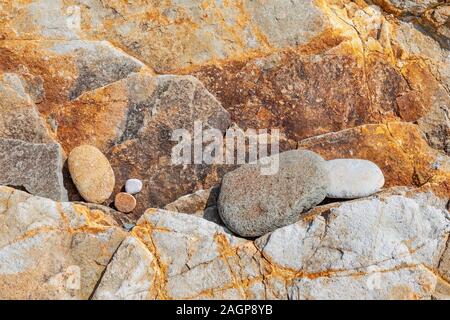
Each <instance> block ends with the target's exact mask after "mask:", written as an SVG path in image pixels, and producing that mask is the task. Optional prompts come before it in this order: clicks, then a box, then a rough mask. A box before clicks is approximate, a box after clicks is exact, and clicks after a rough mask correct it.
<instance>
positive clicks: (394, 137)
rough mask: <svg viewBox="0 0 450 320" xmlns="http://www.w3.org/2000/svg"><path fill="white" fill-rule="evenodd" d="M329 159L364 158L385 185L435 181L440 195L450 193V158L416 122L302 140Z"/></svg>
mask: <svg viewBox="0 0 450 320" xmlns="http://www.w3.org/2000/svg"><path fill="white" fill-rule="evenodd" d="M298 146H299V148H302V149H309V150H311V151H314V152H317V153H318V154H320V155H321V156H322V157H324V158H325V159H326V160H332V159H339V158H356V159H365V160H369V161H372V162H374V163H375V164H376V165H377V166H378V167H379V168H380V169H381V171H382V172H383V174H384V176H385V179H386V187H392V186H422V185H424V184H427V183H429V184H432V185H433V186H434V192H435V193H436V194H438V195H442V196H447V197H448V195H450V184H449V182H450V158H449V157H447V156H445V155H443V154H441V153H439V152H437V151H435V150H433V149H431V148H430V147H429V145H428V144H427V142H426V141H425V140H424V138H423V135H422V133H421V132H420V130H419V128H418V127H417V126H416V125H413V124H409V123H389V124H382V125H381V124H380V125H375V124H374V125H364V126H360V127H356V128H354V129H349V130H344V131H340V132H336V133H329V134H325V135H321V136H317V137H313V138H310V139H305V140H302V141H300V142H299V144H298Z"/></svg>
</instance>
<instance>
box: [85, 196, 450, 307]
mask: <svg viewBox="0 0 450 320" xmlns="http://www.w3.org/2000/svg"><path fill="white" fill-rule="evenodd" d="M408 192H409V191H408ZM408 192H403V193H402V194H387V195H386V196H377V197H372V198H368V199H362V200H355V201H352V202H346V203H342V204H334V207H331V208H328V209H323V210H322V211H321V212H320V211H319V213H318V214H315V215H312V216H308V217H307V218H305V219H303V220H300V221H299V222H297V223H295V224H293V225H289V226H286V227H284V228H281V229H278V230H276V231H275V232H273V233H271V234H269V235H266V236H264V237H262V238H259V239H257V240H256V241H255V242H252V241H248V240H244V239H240V238H237V237H234V236H232V235H230V234H229V232H228V231H227V230H226V229H223V228H222V227H219V226H217V225H216V224H214V223H211V222H208V221H206V220H204V219H201V218H197V217H195V216H193V215H185V214H179V213H170V212H166V211H161V210H149V211H147V212H146V213H145V215H144V216H143V217H142V218H141V219H140V221H139V222H138V225H137V226H136V228H135V229H134V230H133V232H132V235H130V236H129V237H128V238H127V239H126V240H125V241H124V242H123V243H122V245H121V246H120V248H119V249H118V251H117V253H116V255H115V256H114V258H113V259H112V262H111V263H110V265H109V266H108V268H107V270H106V272H105V275H104V276H103V278H102V280H101V282H100V285H99V286H98V289H97V290H96V292H95V294H94V298H95V299H174V298H175V299H177V298H178V299H183V298H189V299H209V298H216V299H244V298H248V299H273V298H277V299H286V298H290V299H320V298H327V299H338V298H348V299H429V298H431V296H432V295H433V294H434V292H435V289H436V284H437V283H438V266H439V261H440V259H441V255H442V253H443V251H444V249H445V245H446V242H447V237H448V235H449V232H450V221H449V219H448V213H447V212H446V211H445V209H443V208H442V206H441V201H440V200H437V199H436V197H435V196H433V194H431V193H426V194H425V193H417V192H412V191H411V192H409V194H408ZM439 281H441V280H439ZM349 288H351V289H352V290H349Z"/></svg>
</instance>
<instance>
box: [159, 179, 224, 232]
mask: <svg viewBox="0 0 450 320" xmlns="http://www.w3.org/2000/svg"><path fill="white" fill-rule="evenodd" d="M219 193H220V188H219V187H213V188H210V189H208V190H198V191H196V192H195V193H192V194H188V195H186V196H183V197H181V198H179V199H177V200H175V201H174V202H172V203H169V204H168V205H166V206H165V207H164V209H165V210H168V211H172V212H179V213H185V214H193V215H196V216H198V217H202V218H203V219H206V220H208V221H211V222H214V223H217V224H219V225H223V222H222V219H220V216H219V210H218V209H217V199H218V197H219Z"/></svg>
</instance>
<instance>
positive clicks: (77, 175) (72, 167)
mask: <svg viewBox="0 0 450 320" xmlns="http://www.w3.org/2000/svg"><path fill="white" fill-rule="evenodd" d="M68 163H69V171H70V175H71V177H72V180H73V182H74V184H75V186H76V187H77V190H78V192H79V193H80V195H81V196H82V197H83V198H84V199H85V200H86V201H88V202H93V203H102V202H104V201H105V200H106V199H108V198H109V197H110V196H111V194H112V192H113V189H114V184H115V177H114V171H113V169H112V168H111V165H110V164H109V161H108V159H107V158H106V157H105V156H104V155H103V153H102V152H101V151H100V150H99V149H97V148H96V147H93V146H89V145H82V146H79V147H76V148H75V149H73V150H72V152H71V153H70V155H69V158H68Z"/></svg>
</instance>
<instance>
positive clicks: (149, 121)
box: [56, 73, 231, 218]
mask: <svg viewBox="0 0 450 320" xmlns="http://www.w3.org/2000/svg"><path fill="white" fill-rule="evenodd" d="M56 119H57V122H58V124H59V127H58V139H59V140H60V141H61V144H62V146H63V147H64V149H65V150H66V151H68V152H69V151H70V150H71V149H72V148H74V147H76V146H77V145H80V144H90V145H93V146H96V147H97V148H99V149H100V150H101V151H103V152H104V153H105V154H106V156H107V157H108V159H109V160H110V162H111V165H112V167H113V169H114V172H115V176H116V189H115V190H114V191H115V193H117V192H119V191H120V189H121V188H122V186H123V185H124V184H125V182H126V181H127V180H128V178H129V177H139V179H140V180H141V181H142V182H143V189H142V191H141V192H140V193H138V194H136V200H137V202H138V205H137V207H136V210H135V211H134V212H133V213H132V215H134V217H136V218H138V217H139V216H140V215H141V214H142V213H143V212H144V211H145V210H146V209H147V208H149V207H161V206H164V205H166V204H168V203H170V202H172V201H174V200H176V199H178V198H179V197H180V196H182V195H185V194H189V193H191V192H193V191H195V190H196V189H202V188H207V187H210V186H211V185H215V184H217V183H218V180H219V175H218V174H217V172H216V171H217V169H216V168H215V167H214V166H208V165H190V166H186V167H183V165H173V164H172V163H171V153H172V148H173V147H174V146H175V145H176V144H177V143H178V142H177V141H171V138H172V132H173V131H174V130H176V129H185V130H187V131H188V132H189V133H190V134H191V135H193V133H194V121H200V122H202V123H203V127H204V129H208V128H215V129H219V130H221V131H222V132H224V131H225V130H226V129H227V128H228V127H229V126H230V124H231V121H230V117H229V114H228V112H226V111H225V110H224V109H223V108H222V107H221V105H220V103H219V102H218V101H217V100H216V99H215V98H214V97H213V96H212V95H211V94H210V93H209V92H208V91H207V90H206V89H205V88H204V86H203V85H202V84H201V83H200V82H199V81H198V80H197V79H195V78H194V77H191V76H156V77H155V76H153V75H150V74H146V73H140V74H131V75H130V76H129V77H127V78H126V79H123V80H121V81H118V82H115V83H113V84H111V85H109V86H106V87H103V88H100V89H97V90H93V91H90V92H87V93H85V94H83V95H82V96H80V97H79V98H78V99H76V100H74V101H72V102H70V103H68V104H66V105H64V106H62V107H61V108H60V110H59V112H58V114H57V116H56ZM112 200H113V199H111V201H112Z"/></svg>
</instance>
